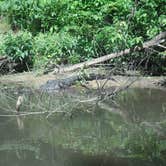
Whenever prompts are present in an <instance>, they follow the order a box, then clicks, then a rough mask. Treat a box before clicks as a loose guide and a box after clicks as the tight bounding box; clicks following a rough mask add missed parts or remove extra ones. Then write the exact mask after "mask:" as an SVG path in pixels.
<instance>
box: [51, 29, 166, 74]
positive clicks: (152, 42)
mask: <svg viewBox="0 0 166 166" xmlns="http://www.w3.org/2000/svg"><path fill="white" fill-rule="evenodd" d="M165 39H166V31H165V32H161V33H160V34H159V35H157V36H156V37H154V38H153V39H152V40H149V41H147V42H145V43H143V44H142V46H141V47H140V46H136V47H135V48H134V49H125V50H123V51H120V52H117V53H111V54H108V55H105V56H102V57H99V58H96V59H93V60H89V61H85V62H82V63H78V64H75V65H72V66H68V67H62V68H55V69H54V70H53V72H51V74H56V73H63V72H69V71H74V70H77V69H81V68H87V67H89V66H92V65H95V64H97V63H102V62H105V61H108V60H110V59H113V58H116V57H120V56H125V55H127V54H129V53H132V52H133V51H141V50H143V49H147V48H150V47H153V46H158V47H161V45H160V44H161V43H163V42H164V41H165Z"/></svg>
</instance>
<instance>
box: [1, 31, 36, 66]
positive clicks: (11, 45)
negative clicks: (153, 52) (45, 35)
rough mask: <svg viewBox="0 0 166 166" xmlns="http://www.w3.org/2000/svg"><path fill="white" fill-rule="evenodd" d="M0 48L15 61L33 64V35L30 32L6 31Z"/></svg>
mask: <svg viewBox="0 0 166 166" xmlns="http://www.w3.org/2000/svg"><path fill="white" fill-rule="evenodd" d="M1 50H2V52H3V54H5V55H6V56H8V57H10V58H11V59H12V60H13V61H15V62H16V63H20V64H26V65H29V66H32V65H33V58H34V51H33V37H32V35H31V33H30V32H19V33H17V34H13V33H8V34H7V35H6V36H5V38H4V42H3V44H2V45H1Z"/></svg>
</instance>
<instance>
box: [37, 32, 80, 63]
mask: <svg viewBox="0 0 166 166" xmlns="http://www.w3.org/2000/svg"><path fill="white" fill-rule="evenodd" d="M76 46H77V40H76V39H75V38H74V37H72V36H70V35H69V34H66V33H46V34H42V33H40V34H39V35H37V36H36V37H35V38H34V50H35V54H36V56H37V57H38V58H37V59H40V58H41V59H43V58H44V59H45V60H44V59H43V60H44V61H46V62H47V61H48V59H51V60H52V61H54V62H56V63H63V64H66V63H74V62H79V58H78V59H77V55H76V52H75V50H76ZM73 57H74V58H75V59H74V58H73ZM72 58H73V59H72Z"/></svg>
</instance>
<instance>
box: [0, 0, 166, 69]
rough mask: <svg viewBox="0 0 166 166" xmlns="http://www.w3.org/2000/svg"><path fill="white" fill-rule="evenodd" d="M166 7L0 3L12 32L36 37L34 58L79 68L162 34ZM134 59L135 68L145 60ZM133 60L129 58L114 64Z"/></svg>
mask: <svg viewBox="0 0 166 166" xmlns="http://www.w3.org/2000/svg"><path fill="white" fill-rule="evenodd" d="M164 4H165V0H160V1H159V0H140V1H134V0H116V1H115V0H94V1H87V0H79V1H78V0H21V1H20V0H1V1H0V13H1V15H3V16H6V17H8V20H9V22H10V23H11V27H12V29H13V30H18V29H21V30H27V31H30V32H31V33H32V34H33V35H35V36H36V35H37V37H35V40H36V43H38V44H39V46H36V49H37V52H36V53H37V54H38V55H37V56H36V57H38V56H39V54H40V56H41V55H43V56H42V57H43V59H45V60H46V61H47V60H49V58H51V59H54V58H55V59H54V60H55V61H57V62H58V61H59V63H61V62H62V63H64V62H65V63H77V62H80V61H84V60H88V59H91V58H95V57H98V56H102V55H105V54H108V53H110V52H115V51H119V50H122V49H124V48H130V47H134V46H135V45H136V44H140V45H141V43H143V41H145V40H148V39H150V38H152V37H154V36H155V35H156V34H158V33H159V32H160V31H164V30H165V28H166V15H165V11H166V5H164ZM38 33H39V35H38ZM40 33H44V34H43V35H42V34H40ZM50 33H51V34H53V36H52V35H51V34H50ZM47 35H48V36H47ZM54 35H55V36H54ZM40 39H41V41H42V42H43V44H41V42H40ZM49 40H50V43H49ZM54 40H56V42H55V43H54ZM51 43H52V44H51ZM42 45H43V48H42V47H41V46H42ZM47 45H48V48H47V49H46V48H44V47H45V46H47ZM67 49H69V50H68V51H67ZM152 56H153V58H154V57H155V58H156V57H159V56H158V55H157V56H156V55H152ZM132 58H133V59H134V58H136V62H137V63H139V62H140V61H141V60H142V56H139V54H137V55H135V54H134V55H132ZM153 58H150V59H149V60H150V61H149V63H150V64H152V63H153V62H154V61H153V60H152V61H151V59H153ZM58 59H59V60H58ZM130 59H131V58H130V56H126V57H125V58H119V59H118V60H114V62H117V61H118V62H120V63H122V62H123V61H125V62H128V61H129V60H130ZM159 59H160V58H158V59H157V62H158V61H160V60H159ZM45 60H44V61H45ZM157 65H158V66H160V64H157ZM162 65H163V63H162ZM149 66H151V65H149ZM164 67H165V66H164ZM143 68H144V67H143ZM148 70H151V68H149V69H148Z"/></svg>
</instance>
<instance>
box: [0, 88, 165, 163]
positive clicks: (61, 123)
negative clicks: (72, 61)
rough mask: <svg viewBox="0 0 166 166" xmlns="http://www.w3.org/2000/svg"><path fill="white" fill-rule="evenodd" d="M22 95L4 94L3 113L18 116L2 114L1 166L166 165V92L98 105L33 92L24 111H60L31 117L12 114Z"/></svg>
mask: <svg viewBox="0 0 166 166" xmlns="http://www.w3.org/2000/svg"><path fill="white" fill-rule="evenodd" d="M17 96H18V94H15V93H13V92H11V93H9V92H8V93H6V94H5V95H4V93H3V94H2V92H1V94H0V114H1V115H14V116H9V117H8V116H0V166H11V165H12V166H30V165H31V166H36V165H40V166H55V165H56V166H125V165H126V166H133V165H135V166H140V165H142V166H155V165H156V166H159V165H163V166H164V165H166V91H163V90H152V89H130V90H128V91H127V92H125V93H122V94H121V95H120V96H119V97H118V98H117V99H116V102H111V101H110V100H107V101H104V102H102V103H98V104H94V103H92V102H89V103H84V102H82V103H81V104H78V100H79V101H80V100H82V101H83V100H85V99H80V98H79V99H78V96H76V95H71V96H70V95H69V94H65V96H64V94H61V95H58V96H57V95H53V96H46V95H42V96H41V95H33V94H30V95H27V96H28V97H27V98H26V100H25V104H24V106H23V107H22V108H21V111H24V112H28V111H45V110H46V109H49V110H50V111H59V112H58V113H52V114H48V113H46V114H36V115H28V116H19V115H18V116H15V113H12V111H13V110H14V109H13V108H14V107H15V102H16V97H17ZM73 96H74V97H73ZM88 97H89V98H91V96H90V95H89V94H88ZM86 99H88V98H86ZM29 105H30V106H29ZM65 112H68V113H67V114H66V113H65Z"/></svg>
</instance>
